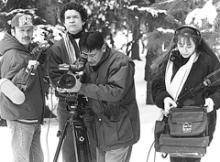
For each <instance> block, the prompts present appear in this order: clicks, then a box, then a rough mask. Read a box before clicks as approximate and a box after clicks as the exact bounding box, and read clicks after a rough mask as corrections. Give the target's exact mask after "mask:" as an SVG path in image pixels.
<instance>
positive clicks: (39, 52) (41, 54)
mask: <svg viewBox="0 0 220 162" xmlns="http://www.w3.org/2000/svg"><path fill="white" fill-rule="evenodd" d="M47 48H48V45H47V44H41V45H38V46H37V47H34V48H33V49H32V51H31V54H32V55H34V56H35V58H36V59H37V60H38V61H39V63H40V64H43V63H44V62H45V60H46V53H45V51H46V50H47Z"/></svg>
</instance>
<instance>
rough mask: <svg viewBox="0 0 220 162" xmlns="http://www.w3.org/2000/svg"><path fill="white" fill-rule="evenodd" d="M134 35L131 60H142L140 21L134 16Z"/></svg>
mask: <svg viewBox="0 0 220 162" xmlns="http://www.w3.org/2000/svg"><path fill="white" fill-rule="evenodd" d="M132 33H133V34H132V37H133V43H132V45H131V59H132V60H141V59H140V55H139V51H140V50H139V39H140V37H141V33H140V20H139V18H137V16H134V27H133V31H132Z"/></svg>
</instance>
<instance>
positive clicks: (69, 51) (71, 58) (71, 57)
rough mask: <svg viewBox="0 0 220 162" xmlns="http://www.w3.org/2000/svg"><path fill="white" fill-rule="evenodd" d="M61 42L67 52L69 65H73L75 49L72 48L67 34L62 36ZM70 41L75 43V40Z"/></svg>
mask: <svg viewBox="0 0 220 162" xmlns="http://www.w3.org/2000/svg"><path fill="white" fill-rule="evenodd" d="M63 40H64V44H65V47H66V50H67V54H68V58H69V63H70V64H73V63H74V62H75V61H76V49H75V48H74V45H73V44H72V42H71V40H70V37H69V34H68V33H67V32H66V33H65V34H64V35H63ZM72 41H75V40H72ZM74 43H76V42H74ZM77 48H78V47H77Z"/></svg>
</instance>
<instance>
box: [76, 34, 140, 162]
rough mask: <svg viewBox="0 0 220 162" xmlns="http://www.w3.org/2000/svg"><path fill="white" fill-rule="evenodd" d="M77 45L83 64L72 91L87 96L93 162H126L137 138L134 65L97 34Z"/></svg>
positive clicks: (85, 35)
mask: <svg viewBox="0 0 220 162" xmlns="http://www.w3.org/2000/svg"><path fill="white" fill-rule="evenodd" d="M79 45H80V49H81V51H82V53H83V54H84V55H87V63H86V66H85V69H84V77H83V80H82V83H81V84H80V86H77V88H76V91H78V93H79V94H82V95H85V96H87V97H88V108H89V109H91V110H92V112H93V113H94V116H93V117H94V122H92V123H91V124H92V127H89V128H91V130H90V132H95V133H94V135H95V139H96V140H97V141H96V157H97V162H129V159H130V155H131V151H132V146H133V144H135V143H136V142H137V141H138V140H139V136H140V121H139V110H138V106H137V102H136V97H135V96H136V95H135V93H136V92H135V84H134V71H135V69H134V62H133V61H132V60H131V59H130V58H129V57H127V56H126V55H124V54H123V53H121V52H119V51H116V50H114V49H111V48H109V47H108V45H107V44H106V43H105V41H104V38H103V36H102V34H101V33H100V32H88V33H84V34H83V36H82V37H81V39H80V42H79ZM79 87H80V88H79Z"/></svg>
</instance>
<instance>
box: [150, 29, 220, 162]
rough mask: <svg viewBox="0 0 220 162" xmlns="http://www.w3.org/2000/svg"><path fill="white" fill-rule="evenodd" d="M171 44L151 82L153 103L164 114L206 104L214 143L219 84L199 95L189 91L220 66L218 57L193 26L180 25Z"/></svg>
mask: <svg viewBox="0 0 220 162" xmlns="http://www.w3.org/2000/svg"><path fill="white" fill-rule="evenodd" d="M172 43H173V44H172V46H171V49H170V50H169V52H168V55H166V56H165V57H164V59H163V61H162V62H161V64H160V65H159V66H158V70H159V71H158V73H157V76H155V78H154V80H153V82H152V97H153V100H154V103H155V104H156V105H157V106H158V107H160V108H161V109H164V113H165V114H168V113H169V110H170V109H171V108H174V107H178V108H181V107H183V106H201V105H204V106H206V108H207V112H208V118H209V136H210V142H211V140H212V138H213V133H214V130H215V125H216V110H217V109H218V108H219V105H220V100H219V99H220V89H219V87H218V86H212V87H207V88H205V90H203V91H201V90H200V91H197V92H196V94H193V93H189V91H190V90H191V89H192V88H195V87H196V86H198V85H199V84H201V83H203V81H204V79H205V77H206V76H207V75H209V74H210V73H212V72H214V71H215V70H217V69H219V67H220V63H219V60H218V58H217V56H216V55H215V54H214V52H213V51H212V50H211V49H210V47H209V46H208V45H207V44H206V43H205V41H204V40H203V38H202V37H201V34H200V31H199V30H197V29H196V28H193V27H190V26H182V27H180V28H178V29H177V30H176V31H175V34H174V38H173V42H172ZM200 160H201V159H200V158H186V157H172V156H171V157H170V161H171V162H200Z"/></svg>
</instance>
